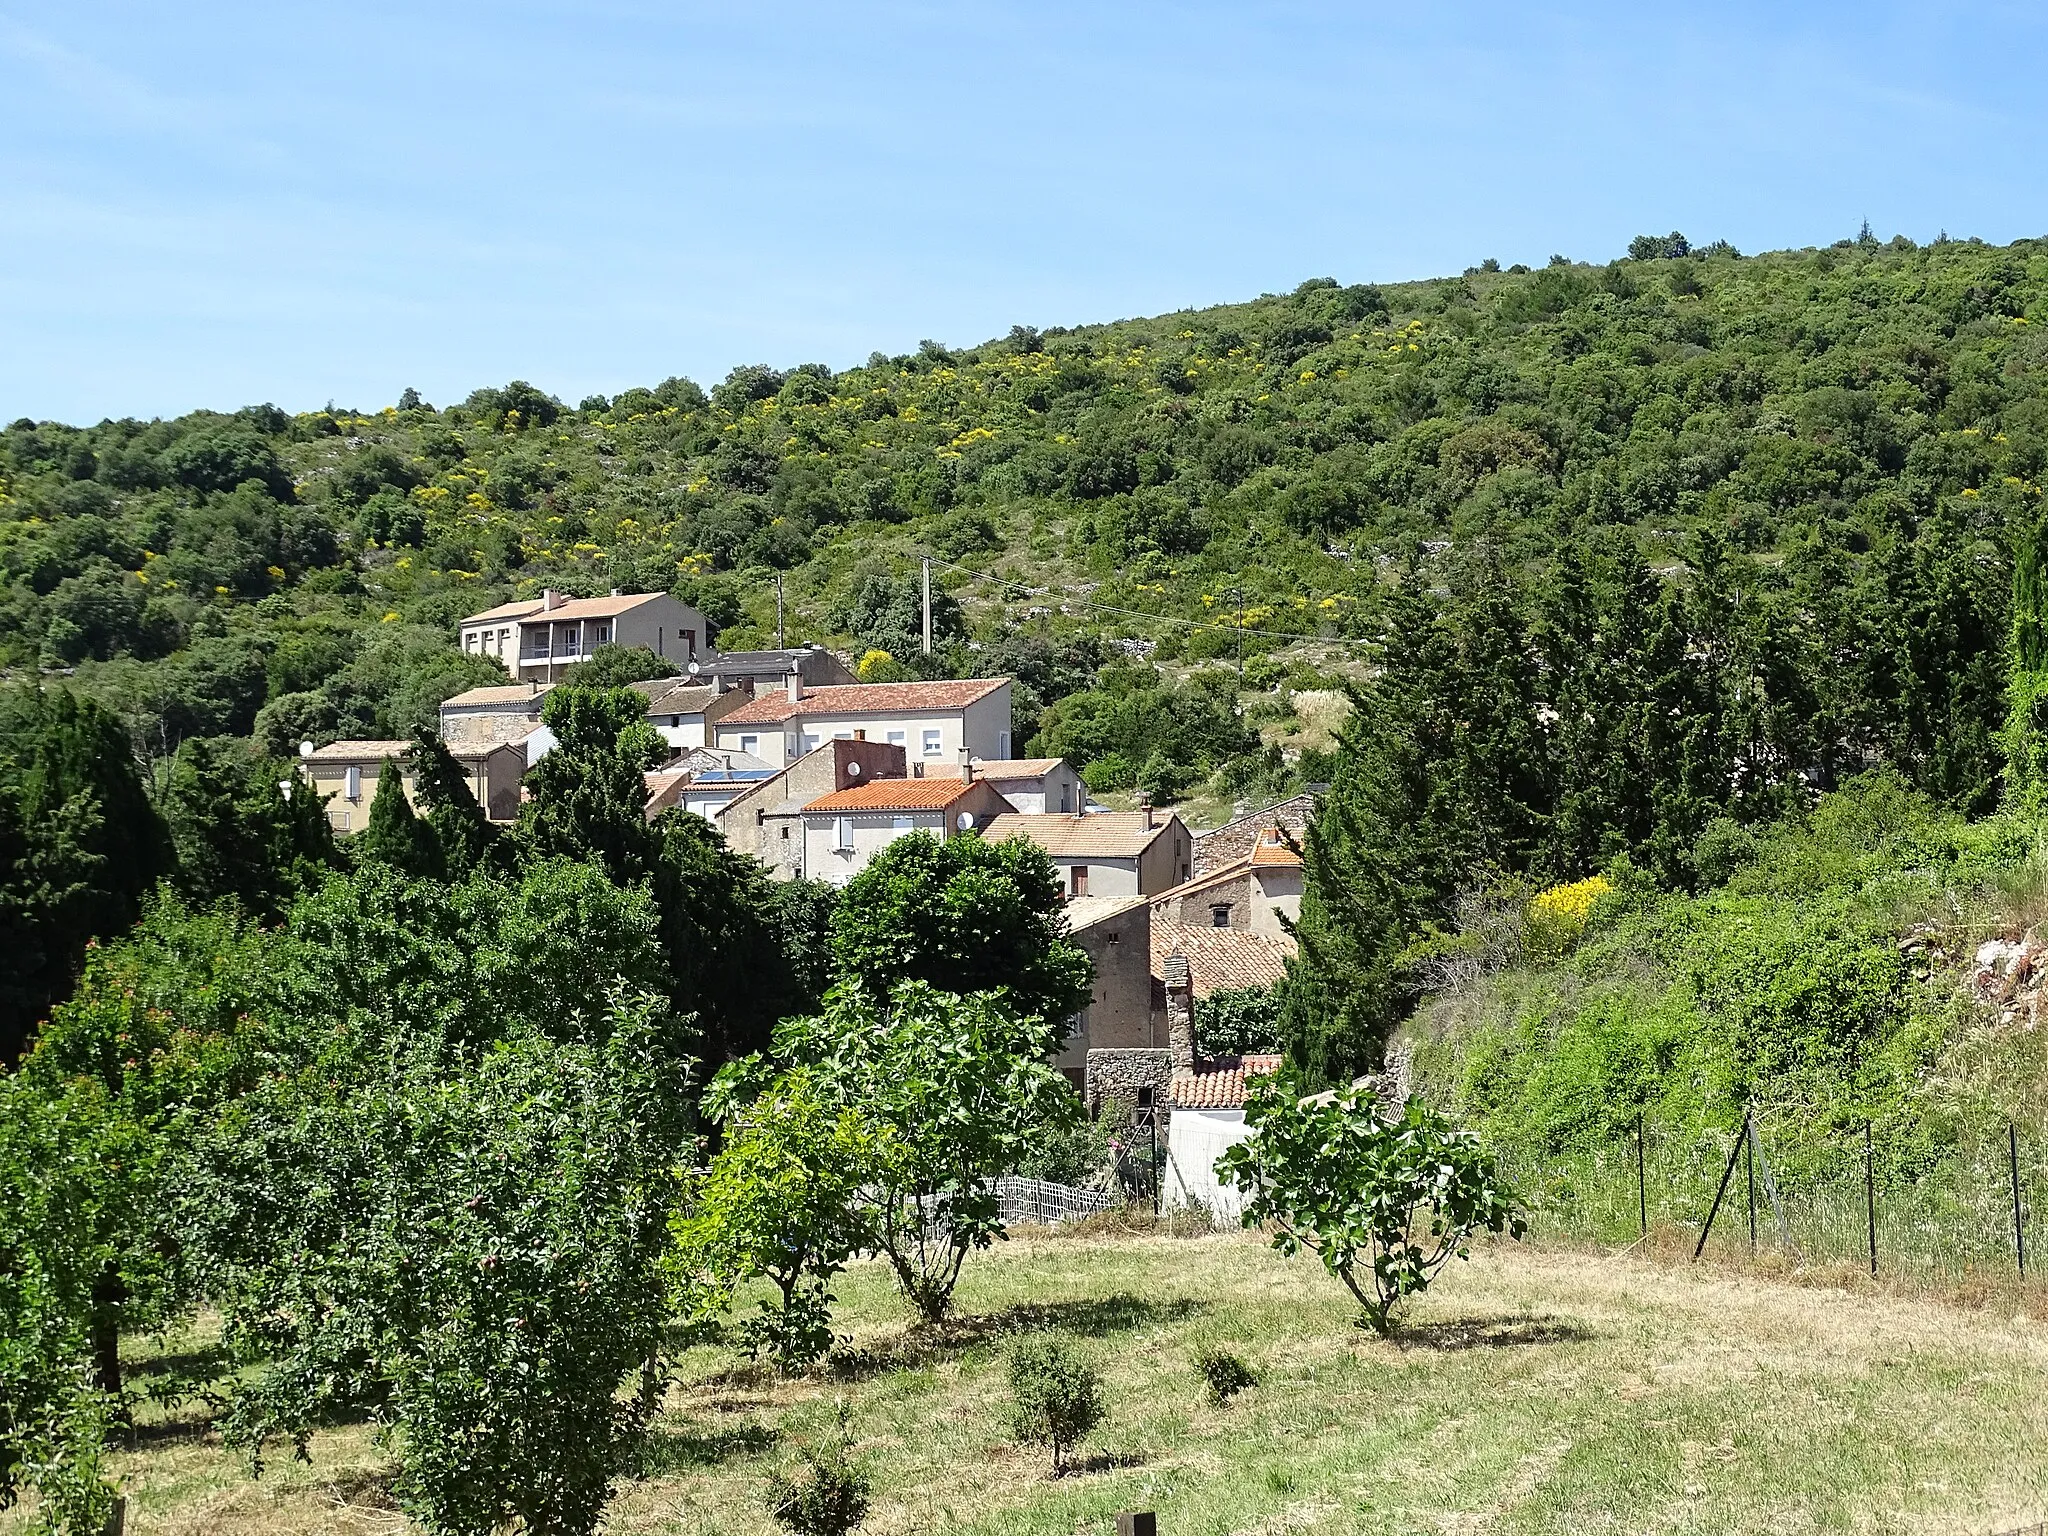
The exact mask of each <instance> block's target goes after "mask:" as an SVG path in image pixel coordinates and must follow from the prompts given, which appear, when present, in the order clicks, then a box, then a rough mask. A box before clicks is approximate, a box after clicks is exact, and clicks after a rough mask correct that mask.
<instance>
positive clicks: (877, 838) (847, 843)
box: [799, 778, 1010, 885]
mask: <svg viewBox="0 0 2048 1536" xmlns="http://www.w3.org/2000/svg"><path fill="white" fill-rule="evenodd" d="M1009 809H1010V802H1009V801H1007V800H1005V799H1004V798H1003V797H1002V796H1001V795H999V794H997V793H996V792H995V790H994V789H993V788H991V787H990V786H989V785H987V784H985V783H983V782H982V781H981V780H979V779H969V780H967V781H965V782H963V781H961V780H959V779H950V778H949V779H922V778H919V779H877V780H875V781H874V782H872V783H868V784H862V785H858V786H856V787H854V788H851V789H843V790H840V791H838V792H837V793H834V794H829V795H824V796H821V797H820V798H818V799H816V800H813V801H812V802H811V803H810V804H809V805H807V806H805V807H804V810H803V825H804V832H803V839H804V840H803V860H804V862H803V867H802V869H801V870H800V871H799V873H800V874H802V875H803V876H805V877H806V878H808V879H812V880H824V881H827V882H829V883H830V884H832V885H844V884H846V882H847V881H849V880H851V879H852V878H853V877H854V876H855V875H857V874H859V873H860V872H861V871H862V870H864V869H866V868H867V867H868V861H869V860H870V859H872V858H873V857H874V856H875V855H876V854H878V853H880V852H881V851H882V850H883V849H884V848H886V847H888V846H889V845H890V844H891V843H893V842H895V841H896V839H898V838H899V837H908V836H909V835H910V834H911V833H913V832H928V833H930V834H931V835H932V836H933V837H936V838H938V839H940V840H941V841H944V840H945V839H947V838H953V837H959V836H962V835H963V834H965V833H968V832H974V831H978V830H980V829H981V828H983V827H986V826H988V825H989V823H991V822H992V821H994V820H996V819H997V818H998V817H1000V816H1003V815H1005V814H1006V813H1007V812H1008V811H1009Z"/></svg>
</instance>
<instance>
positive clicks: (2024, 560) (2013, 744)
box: [2003, 521, 2048, 811]
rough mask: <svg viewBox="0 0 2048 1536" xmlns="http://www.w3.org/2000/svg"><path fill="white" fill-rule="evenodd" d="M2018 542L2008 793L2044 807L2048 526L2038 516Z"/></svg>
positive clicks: (2012, 801) (2020, 803)
mask: <svg viewBox="0 0 2048 1536" xmlns="http://www.w3.org/2000/svg"><path fill="white" fill-rule="evenodd" d="M2016 543H2017V548H2016V549H2015V550H2014V553H2013V563H2012V620H2011V625H2010V638H2009V639H2008V641H2007V644H2006V669H2007V674H2006V675H2007V682H2006V713H2005V731H2004V737H2005V740H2004V743H2003V745H2004V747H2005V798H2006V803H2007V804H2008V805H2012V806H2016V807H2019V808H2021V809H2024V810H2029V811H2038V810H2040V809H2041V804H2042V799H2043V788H2044V785H2048V527H2044V524H2043V523H2042V522H2040V521H2035V522H2033V523H2032V524H2030V525H2029V526H2027V527H2026V528H2024V529H2023V530H2022V531H2021V533H2020V535H2019V537H2018V539H2017V541H2016Z"/></svg>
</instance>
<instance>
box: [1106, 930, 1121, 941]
mask: <svg viewBox="0 0 2048 1536" xmlns="http://www.w3.org/2000/svg"><path fill="white" fill-rule="evenodd" d="M1102 938H1103V942H1105V943H1108V944H1121V943H1123V941H1124V936H1123V935H1122V934H1120V933H1118V932H1116V931H1115V930H1113V929H1112V930H1111V931H1110V932H1108V933H1105V934H1104V935H1103V936H1102Z"/></svg>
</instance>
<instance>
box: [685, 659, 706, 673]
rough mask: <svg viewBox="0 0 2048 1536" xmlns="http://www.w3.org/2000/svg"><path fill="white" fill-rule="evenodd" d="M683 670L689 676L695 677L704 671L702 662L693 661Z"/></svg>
mask: <svg viewBox="0 0 2048 1536" xmlns="http://www.w3.org/2000/svg"><path fill="white" fill-rule="evenodd" d="M684 670H685V671H687V672H688V673H689V674H690V676H692V677H695V676H696V675H697V674H698V673H699V672H702V671H703V670H704V664H703V663H702V662H698V661H693V662H691V663H690V664H689V666H688V667H686V668H685V669H684Z"/></svg>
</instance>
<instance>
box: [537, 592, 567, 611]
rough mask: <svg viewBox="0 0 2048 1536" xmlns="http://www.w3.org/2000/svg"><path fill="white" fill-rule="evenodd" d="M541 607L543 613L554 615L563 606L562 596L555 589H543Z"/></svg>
mask: <svg viewBox="0 0 2048 1536" xmlns="http://www.w3.org/2000/svg"><path fill="white" fill-rule="evenodd" d="M540 606H541V612H543V613H553V612H554V611H555V610H556V609H557V608H559V607H561V606H562V594H561V593H560V592H557V591H556V590H555V589H554V588H553V587H542V588H541V589H540Z"/></svg>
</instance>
